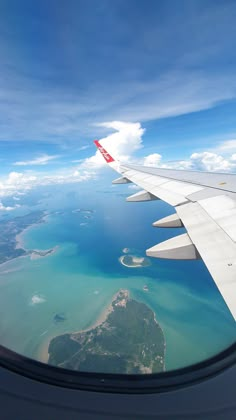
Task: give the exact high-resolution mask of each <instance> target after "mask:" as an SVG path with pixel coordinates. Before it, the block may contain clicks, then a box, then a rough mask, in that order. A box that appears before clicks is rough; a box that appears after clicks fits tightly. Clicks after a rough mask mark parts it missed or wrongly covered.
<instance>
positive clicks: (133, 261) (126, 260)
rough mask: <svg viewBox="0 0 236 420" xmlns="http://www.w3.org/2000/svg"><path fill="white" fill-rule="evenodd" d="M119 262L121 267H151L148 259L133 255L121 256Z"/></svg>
mask: <svg viewBox="0 0 236 420" xmlns="http://www.w3.org/2000/svg"><path fill="white" fill-rule="evenodd" d="M119 261H120V263H121V264H122V265H124V266H125V267H129V268H137V267H147V266H149V265H151V261H150V260H149V258H146V257H137V256H135V255H130V254H129V255H128V254H126V255H122V256H121V257H120V258H119Z"/></svg>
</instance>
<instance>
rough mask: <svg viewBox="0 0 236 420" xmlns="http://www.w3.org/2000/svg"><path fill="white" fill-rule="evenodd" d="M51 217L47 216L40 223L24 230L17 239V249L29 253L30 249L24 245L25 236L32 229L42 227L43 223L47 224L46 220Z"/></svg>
mask: <svg viewBox="0 0 236 420" xmlns="http://www.w3.org/2000/svg"><path fill="white" fill-rule="evenodd" d="M48 216H49V214H45V215H44V216H43V217H42V219H41V221H40V222H39V223H33V224H32V225H30V226H27V227H26V228H25V229H24V230H22V232H20V233H18V234H17V235H16V237H15V240H16V245H15V249H23V250H24V251H28V249H26V248H25V244H24V235H25V233H26V232H28V231H29V230H30V229H32V228H34V227H36V226H39V225H41V224H42V223H46V218H47V217H48Z"/></svg>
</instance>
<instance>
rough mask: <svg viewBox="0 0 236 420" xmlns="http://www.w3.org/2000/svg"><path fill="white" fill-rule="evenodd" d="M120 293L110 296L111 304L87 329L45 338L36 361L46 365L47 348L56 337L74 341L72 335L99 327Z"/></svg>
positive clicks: (111, 309)
mask: <svg viewBox="0 0 236 420" xmlns="http://www.w3.org/2000/svg"><path fill="white" fill-rule="evenodd" d="M122 290H123V289H122ZM120 291H121V290H119V291H118V292H116V293H115V294H114V295H113V296H112V299H111V303H110V304H109V305H108V306H107V307H106V308H105V309H104V310H103V311H102V312H101V314H100V315H99V317H98V318H97V319H96V321H95V322H94V323H93V324H92V325H90V326H89V327H87V328H83V329H81V330H79V331H73V332H65V333H62V334H56V335H51V336H50V337H47V339H46V340H45V341H44V342H43V343H42V345H41V346H40V347H39V350H38V352H37V359H38V360H39V361H40V362H42V363H46V364H47V363H48V358H49V353H48V348H49V345H50V342H51V340H52V339H53V338H56V337H58V336H60V335H64V334H70V335H71V339H75V338H74V337H73V336H74V335H75V336H76V334H81V333H84V332H87V331H90V330H93V329H94V328H97V327H98V326H99V325H101V324H102V323H103V322H105V321H106V319H107V317H108V315H109V314H110V313H111V312H112V311H113V307H112V303H113V301H114V300H115V299H116V298H117V296H118V295H119V293H120Z"/></svg>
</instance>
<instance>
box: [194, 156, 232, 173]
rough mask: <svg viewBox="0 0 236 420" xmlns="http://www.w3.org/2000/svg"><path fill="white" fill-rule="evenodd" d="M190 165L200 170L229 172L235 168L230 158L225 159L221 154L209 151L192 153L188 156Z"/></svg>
mask: <svg viewBox="0 0 236 420" xmlns="http://www.w3.org/2000/svg"><path fill="white" fill-rule="evenodd" d="M190 161H191V165H192V167H193V168H194V169H195V168H196V169H198V170H201V171H210V172H211V171H214V172H217V171H219V172H221V171H223V172H230V171H231V170H233V169H235V168H236V164H235V162H233V160H232V159H231V158H229V159H226V158H224V157H223V156H221V155H218V154H216V153H211V152H202V153H193V154H192V155H191V156H190Z"/></svg>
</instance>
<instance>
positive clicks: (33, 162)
mask: <svg viewBox="0 0 236 420" xmlns="http://www.w3.org/2000/svg"><path fill="white" fill-rule="evenodd" d="M58 157H59V156H58V155H52V156H49V155H46V154H45V155H42V156H39V157H37V158H35V159H32V160H26V161H20V162H15V163H14V164H13V165H15V166H33V165H47V164H48V162H50V161H51V160H54V159H57V158H58Z"/></svg>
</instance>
